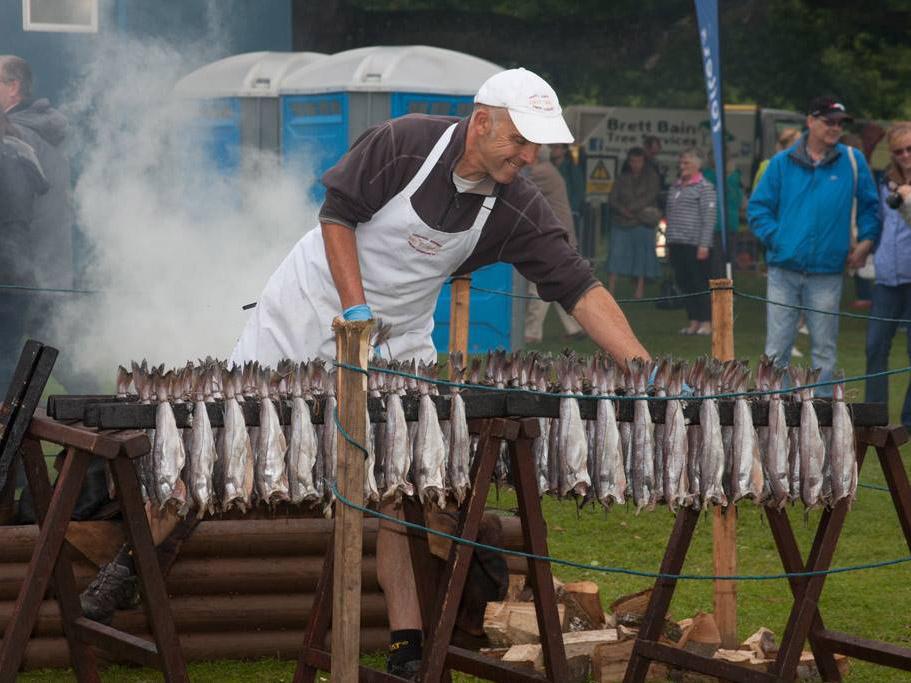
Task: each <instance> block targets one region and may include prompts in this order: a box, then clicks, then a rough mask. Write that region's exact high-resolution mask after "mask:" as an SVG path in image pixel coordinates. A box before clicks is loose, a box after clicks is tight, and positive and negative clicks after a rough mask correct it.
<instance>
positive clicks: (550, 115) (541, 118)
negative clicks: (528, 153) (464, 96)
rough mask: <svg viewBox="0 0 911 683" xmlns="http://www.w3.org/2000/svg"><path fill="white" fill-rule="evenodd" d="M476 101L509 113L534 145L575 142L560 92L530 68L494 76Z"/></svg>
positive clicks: (483, 87)
mask: <svg viewBox="0 0 911 683" xmlns="http://www.w3.org/2000/svg"><path fill="white" fill-rule="evenodd" d="M474 101H475V103H476V104H486V105H488V106H490V107H503V108H504V109H506V110H508V111H509V117H510V118H511V119H512V122H513V123H514V124H515V125H516V128H517V129H518V130H519V132H520V133H521V134H522V137H524V138H525V139H526V140H528V141H530V142H535V143H538V144H546V145H553V144H556V143H559V142H563V143H567V144H568V143H570V142H572V141H573V134H572V133H570V132H569V126H567V125H566V121H564V120H563V110H562V109H561V108H560V101H559V100H558V99H557V93H555V92H554V89H553V88H551V87H550V86H549V85H548V84H547V81H545V80H544V79H543V78H541V77H540V76H538V75H537V74H535V73H532V72H531V71H528V70H527V69H508V70H507V71H501V72H500V73H498V74H496V75H494V76H491V77H490V78H488V79H487V80H486V81H485V82H484V84H483V85H482V86H481V88H480V89H479V90H478V94H477V95H475V96H474Z"/></svg>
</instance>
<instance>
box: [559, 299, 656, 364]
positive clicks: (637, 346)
mask: <svg viewBox="0 0 911 683" xmlns="http://www.w3.org/2000/svg"><path fill="white" fill-rule="evenodd" d="M570 313H571V314H572V316H573V317H574V318H575V319H576V320H577V321H578V322H579V324H580V325H582V328H583V329H584V330H585V332H586V333H587V334H588V336H589V337H591V338H592V340H593V341H594V342H595V343H596V344H597V345H598V346H600V347H601V348H602V349H604V350H605V351H607V352H608V353H609V354H610V355H612V356H613V357H614V358H615V359H616V360H618V361H624V360H626V359H628V358H637V357H638V358H651V356H650V355H649V353H648V351H646V350H645V347H644V346H642V344H641V343H640V342H639V340H638V339H636V335H635V334H634V333H633V330H632V328H631V327H630V326H629V322H627V320H626V316H624V315H623V311H621V310H620V307H619V306H618V305H617V302H616V301H614V297H612V296H611V295H610V292H608V291H607V290H606V289H605V288H604V286H603V285H600V284H599V285H595V286H594V287H592V288H591V289H590V290H588V291H587V292H585V294H583V295H582V298H581V299H579V301H578V302H577V303H576V305H575V307H574V308H573V310H572V311H570Z"/></svg>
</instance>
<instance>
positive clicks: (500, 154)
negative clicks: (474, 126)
mask: <svg viewBox="0 0 911 683" xmlns="http://www.w3.org/2000/svg"><path fill="white" fill-rule="evenodd" d="M486 114H487V119H488V120H487V122H486V125H484V131H485V132H484V134H483V135H481V136H479V138H478V141H477V145H478V150H477V151H478V156H479V159H480V161H481V163H482V165H483V166H484V170H485V171H486V172H487V175H489V176H490V177H491V178H493V179H494V180H495V181H496V182H498V183H503V184H508V183H511V182H512V181H513V180H515V179H516V176H517V175H519V171H521V170H522V168H523V167H525V166H528V165H529V164H533V163H534V161H535V158H536V157H537V154H538V147H540V145H538V144H536V143H534V142H529V141H528V140H526V139H525V138H524V137H522V134H521V133H519V131H518V129H517V128H516V126H515V124H514V123H513V122H512V119H511V118H510V117H509V112H507V111H506V110H505V109H500V110H491V109H488V110H487V112H486Z"/></svg>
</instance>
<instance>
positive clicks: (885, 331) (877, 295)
mask: <svg viewBox="0 0 911 683" xmlns="http://www.w3.org/2000/svg"><path fill="white" fill-rule="evenodd" d="M886 141H887V142H888V144H889V153H890V155H891V158H892V161H891V163H890V164H889V166H888V168H887V169H886V171H885V173H884V177H883V182H882V184H881V185H880V186H879V199H880V212H881V213H882V217H883V229H882V234H881V236H880V239H879V244H877V246H876V251H875V253H874V261H875V265H876V282H875V284H874V286H873V307H872V310H871V315H872V316H874V317H877V318H898V319H905V320H908V319H911V121H901V122H899V123H896V124H894V125H893V126H892V127H891V128H890V129H889V131H888V133H887V134H886ZM898 326H899V323H897V322H887V321H885V320H875V319H871V320H870V321H869V323H868V325H867V374H868V375H870V374H875V373H878V372H883V371H884V370H886V369H888V367H889V352H890V351H891V349H892V338H893V337H894V336H895V333H896V332H897V331H898ZM906 334H907V337H908V338H907V348H908V357H909V359H911V327H907V329H906ZM909 364H911V363H909ZM865 400H866V401H867V403H886V404H888V402H889V378H888V377H873V378H870V379H868V380H867V382H866V397H865ZM901 421H902V424H903V425H904V426H905V427H906V428H908V429H911V382H909V384H908V388H907V389H906V390H905V400H904V403H903V404H902V411H901Z"/></svg>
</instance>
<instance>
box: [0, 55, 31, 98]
mask: <svg viewBox="0 0 911 683" xmlns="http://www.w3.org/2000/svg"><path fill="white" fill-rule="evenodd" d="M0 80H3V81H4V82H6V83H9V82H11V81H18V82H19V93H20V95H22V98H23V99H27V98H29V97H31V96H32V68H31V67H30V66H29V65H28V62H27V61H25V60H24V59H22V57H16V56H15V55H0Z"/></svg>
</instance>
